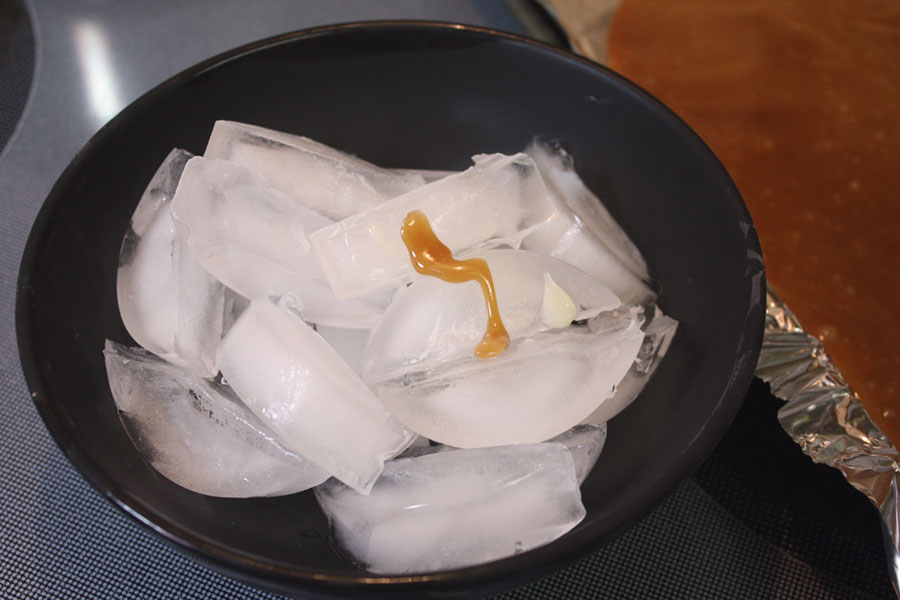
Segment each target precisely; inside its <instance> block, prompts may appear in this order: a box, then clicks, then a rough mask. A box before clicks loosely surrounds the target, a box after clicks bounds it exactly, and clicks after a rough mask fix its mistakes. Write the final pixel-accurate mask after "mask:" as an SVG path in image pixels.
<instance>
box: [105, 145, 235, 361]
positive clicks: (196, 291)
mask: <svg viewBox="0 0 900 600" xmlns="http://www.w3.org/2000/svg"><path fill="white" fill-rule="evenodd" d="M192 156H193V155H192V154H191V153H189V152H186V151H184V150H179V149H175V150H172V152H170V153H169V155H168V156H167V157H166V159H165V160H164V161H163V163H162V165H160V167H159V169H158V170H157V172H156V174H155V175H154V176H153V178H152V179H151V180H150V183H149V185H148V186H147V188H146V190H145V191H144V193H143V195H142V196H141V199H140V202H138V205H137V208H136V209H135V211H134V214H133V215H132V218H131V224H130V227H129V229H128V231H127V232H126V233H125V239H124V240H123V242H122V250H121V252H120V254H119V268H118V272H117V275H116V295H117V297H118V304H119V313H120V314H121V316H122V322H123V323H124V324H125V328H126V329H127V330H128V333H129V334H131V337H132V338H134V340H135V341H137V342H138V343H139V344H140V345H141V346H143V347H144V348H147V349H148V350H150V351H152V352H154V353H156V354H157V355H159V356H162V357H163V358H165V359H166V360H168V361H170V362H172V363H173V364H177V365H181V366H183V367H185V368H188V369H190V370H192V371H194V372H195V373H198V374H200V375H203V376H206V377H212V376H214V375H215V374H216V373H217V372H218V369H217V368H216V366H215V352H216V346H217V345H218V343H219V339H220V337H221V335H222V327H223V319H224V293H225V288H224V286H222V284H221V283H219V282H218V281H216V280H215V279H214V278H213V277H211V276H210V275H209V274H208V273H207V272H206V271H205V270H204V269H203V267H201V266H200V264H199V263H198V262H197V261H196V259H194V257H193V256H192V255H191V253H190V252H189V251H188V249H187V247H186V246H185V244H184V242H183V241H182V240H181V239H180V238H179V237H178V236H177V235H176V234H175V226H174V223H173V221H172V212H171V205H172V198H173V196H174V194H175V189H176V187H177V185H178V182H179V180H180V178H181V175H182V171H183V170H184V168H185V164H186V163H187V162H188V160H189V159H190V158H191V157H192Z"/></svg>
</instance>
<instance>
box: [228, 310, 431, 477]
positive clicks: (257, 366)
mask: <svg viewBox="0 0 900 600" xmlns="http://www.w3.org/2000/svg"><path fill="white" fill-rule="evenodd" d="M218 364H219V368H220V369H221V370H222V375H223V376H224V377H225V378H226V380H227V381H228V384H229V385H230V386H231V387H232V388H234V390H235V391H236V392H237V394H238V396H239V397H240V398H241V400H243V402H244V404H246V405H247V407H248V408H250V410H252V411H253V412H254V413H255V414H256V415H257V416H258V417H259V418H260V419H262V420H263V422H265V423H266V424H267V425H268V426H269V427H271V428H272V430H273V431H275V432H276V433H277V434H278V435H279V436H280V437H281V439H282V440H283V441H284V444H285V445H286V446H287V447H288V448H290V449H292V450H294V451H295V452H297V453H298V454H300V455H301V456H303V457H304V458H306V459H308V460H311V461H313V462H314V463H316V464H318V465H319V466H321V467H322V468H324V469H325V470H327V471H328V472H329V473H331V474H332V475H333V476H335V477H337V478H338V479H340V480H341V481H343V482H344V483H346V484H347V485H349V486H350V487H352V488H353V489H355V490H357V491H359V492H361V493H363V494H365V493H367V492H368V490H369V489H370V488H371V486H372V484H373V483H374V481H375V479H376V478H377V477H378V474H379V473H380V472H381V469H382V464H383V462H384V461H385V460H386V459H387V458H390V457H392V456H395V455H396V454H397V453H398V452H400V451H401V450H402V449H403V448H405V447H406V446H407V445H408V443H409V441H410V439H411V438H412V436H413V433H412V432H410V431H407V430H406V429H404V428H403V427H402V426H401V425H400V424H399V423H398V422H397V421H396V420H395V419H394V418H393V417H392V416H391V415H390V414H389V413H388V412H387V411H385V409H384V407H383V406H382V405H381V403H380V402H379V401H378V399H377V398H376V397H375V395H374V394H373V393H372V391H371V390H370V389H369V388H368V387H367V386H366V385H365V384H364V383H363V382H362V381H361V380H360V379H359V377H358V376H357V375H356V374H355V373H354V372H353V371H352V370H351V368H350V367H349V366H348V365H347V364H346V363H345V362H344V360H343V359H342V358H341V357H340V356H339V355H338V354H337V353H336V352H335V351H334V350H333V349H332V348H331V347H330V346H329V345H328V342H326V341H325V340H324V339H322V336H320V335H319V334H317V333H316V332H315V331H314V330H313V329H312V328H311V327H310V326H309V325H307V324H306V323H305V322H303V320H301V319H300V317H299V316H297V315H296V314H295V313H294V311H293V310H292V309H291V308H290V307H289V306H288V303H287V302H281V303H280V304H279V305H277V306H276V305H274V304H272V303H271V302H269V301H268V300H266V299H255V300H253V301H252V302H251V303H250V307H249V308H248V309H247V310H245V311H244V312H243V314H241V316H240V318H238V320H237V322H236V323H235V324H234V325H233V326H232V327H231V330H230V331H229V332H228V334H227V335H226V336H225V338H224V339H223V340H222V343H221V345H220V346H219V352H218Z"/></svg>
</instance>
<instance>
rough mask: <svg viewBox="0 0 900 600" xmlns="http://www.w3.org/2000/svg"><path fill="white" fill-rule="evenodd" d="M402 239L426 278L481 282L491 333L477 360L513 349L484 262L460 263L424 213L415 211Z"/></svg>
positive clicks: (483, 341)
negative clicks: (428, 276)
mask: <svg viewBox="0 0 900 600" xmlns="http://www.w3.org/2000/svg"><path fill="white" fill-rule="evenodd" d="M400 237H402V238H403V243H404V244H406V248H407V250H409V258H410V260H411V261H412V264H413V267H415V269H416V271H418V272H419V273H421V274H422V275H430V276H432V277H437V278H438V279H443V280H444V281H447V282H450V283H462V282H464V281H477V282H478V284H479V285H480V286H481V293H482V294H483V295H484V306H485V308H486V309H487V330H486V331H485V332H484V337H482V338H481V341H480V342H478V345H477V346H476V347H475V356H477V357H478V358H490V357H492V356H497V355H498V354H500V353H501V352H503V351H504V350H506V348H507V347H508V346H509V333H507V331H506V327H504V326H503V321H501V320H500V307H499V306H497V292H496V291H495V290H494V279H493V277H491V269H490V267H488V264H487V261H486V260H484V259H483V258H467V259H466V260H456V259H455V258H453V253H452V252H451V251H450V248H448V247H447V246H445V245H444V243H443V242H441V240H439V239H438V237H437V236H436V235H435V234H434V230H433V229H432V228H431V223H429V222H428V217H426V216H425V213H423V212H422V211H420V210H414V211H412V212H411V213H409V214H408V215H406V218H405V219H403V226H402V227H401V228H400Z"/></svg>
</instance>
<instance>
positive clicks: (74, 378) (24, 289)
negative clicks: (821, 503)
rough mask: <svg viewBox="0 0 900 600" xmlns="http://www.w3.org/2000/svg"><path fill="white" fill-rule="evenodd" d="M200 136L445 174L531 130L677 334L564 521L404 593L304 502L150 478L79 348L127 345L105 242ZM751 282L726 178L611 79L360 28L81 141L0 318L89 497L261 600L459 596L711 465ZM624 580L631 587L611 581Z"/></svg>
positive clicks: (273, 55) (468, 39)
mask: <svg viewBox="0 0 900 600" xmlns="http://www.w3.org/2000/svg"><path fill="white" fill-rule="evenodd" d="M216 119H230V120H236V121H244V122H248V123H255V124H258V125H263V126H265V127H271V128H274V129H279V130H284V131H289V132H295V133H299V134H303V135H306V136H309V137H312V138H315V139H318V140H321V141H323V142H326V143H328V144H331V145H333V146H335V147H337V148H341V149H343V150H346V151H349V152H352V153H355V154H358V155H359V156H361V157H363V158H366V159H369V160H371V161H373V162H375V163H378V164H381V165H384V166H388V167H419V168H431V169H462V168H464V167H466V166H467V164H468V162H469V158H468V157H469V156H470V155H472V154H474V153H479V152H505V153H512V152H515V151H518V150H520V149H521V148H523V147H524V146H525V145H526V144H527V143H528V142H529V140H531V139H532V137H533V136H534V135H542V136H544V137H548V138H554V139H557V140H559V141H561V142H562V144H563V145H564V147H565V148H567V149H568V150H569V152H571V154H572V155H574V157H575V160H576V164H577V168H578V171H579V172H580V173H581V175H582V177H583V178H584V180H585V181H586V182H587V184H588V185H589V186H590V187H591V188H592V189H593V190H594V191H595V192H597V193H598V195H599V196H600V197H601V198H603V199H604V201H605V202H606V203H607V204H608V206H609V208H610V210H611V212H612V213H613V214H614V216H615V217H616V218H618V220H619V221H620V223H622V224H623V226H624V227H625V229H626V230H627V231H628V232H629V233H630V234H631V235H632V237H633V239H634V240H635V242H636V243H637V244H638V246H639V247H640V248H641V249H642V250H643V252H644V254H645V256H646V258H647V261H648V263H649V265H650V268H651V270H652V274H653V275H654V276H655V278H656V280H657V281H658V282H659V285H660V286H661V290H662V293H661V296H660V304H661V306H662V307H663V309H664V310H665V312H667V313H668V314H670V315H672V316H673V317H675V318H677V319H678V320H679V321H680V323H681V326H680V329H679V331H678V334H677V336H676V338H675V341H674V343H673V345H672V347H671V350H670V352H669V354H668V356H667V357H666V359H665V361H664V362H663V364H662V366H661V367H660V369H659V371H658V372H657V373H656V376H655V377H654V379H653V380H652V381H651V383H650V385H649V386H648V387H647V389H646V391H645V392H644V393H643V395H642V396H641V397H640V398H639V399H638V400H637V401H636V402H635V403H634V404H633V405H632V406H631V407H630V408H628V409H627V410H625V411H624V412H623V413H622V414H620V415H619V416H617V417H616V418H615V419H614V420H613V421H612V422H611V424H610V430H609V439H608V442H607V447H606V449H605V450H604V453H603V455H602V457H601V459H600V462H599V463H598V465H597V467H596V468H595V470H594V471H593V473H592V474H591V476H590V478H589V479H588V480H587V481H586V483H585V484H584V486H583V488H582V490H583V500H584V504H585V507H586V508H587V517H586V518H585V519H584V521H583V522H582V523H581V524H580V525H579V526H578V527H576V528H575V529H574V530H573V531H571V532H570V533H569V534H567V535H565V536H563V537H562V538H561V539H559V540H557V541H556V542H554V543H552V544H550V545H548V546H545V547H543V548H539V549H536V550H533V551H530V552H526V553H524V554H521V555H517V556H514V557H511V558H508V559H504V560H501V561H497V562H493V563H489V564H485V565H480V566H476V567H471V568H466V569H459V570H454V571H448V572H443V573H435V574H425V575H421V576H413V577H377V578H373V577H370V576H368V575H366V574H365V573H363V572H360V571H357V570H354V569H353V568H352V567H351V566H349V564H348V563H346V562H345V561H343V560H342V558H341V557H340V555H339V554H338V553H337V552H336V550H335V549H334V548H333V546H332V543H331V538H330V536H329V532H328V527H327V523H326V521H325V518H324V517H323V516H322V514H321V512H320V511H319V509H318V507H317V506H316V503H315V500H314V498H313V496H312V494H311V493H303V494H298V495H294V496H289V497H283V498H271V499H252V500H228V499H220V498H211V497H206V496H201V495H198V494H194V493H192V492H189V491H187V490H184V489H182V488H180V487H178V486H176V485H174V484H172V483H170V482H169V481H167V480H166V479H164V478H163V477H162V476H160V475H159V474H157V473H156V471H154V470H153V469H152V468H151V467H150V466H149V464H148V463H147V462H145V461H144V460H143V459H142V458H141V456H140V455H139V454H138V453H137V451H136V450H135V448H134V446H133V445H132V443H131V441H130V440H129V438H128V437H127V435H126V434H125V431H124V430H123V428H122V426H121V424H120V422H119V418H118V416H117V414H116V408H115V405H114V404H113V400H112V397H111V395H110V391H109V387H108V385H107V380H106V371H105V369H104V365H103V357H102V354H101V350H102V348H103V342H104V340H105V339H106V338H110V339H113V340H116V341H120V342H130V341H131V340H130V338H129V337H128V334H127V333H126V331H125V329H124V327H123V325H122V322H121V320H120V318H119V312H118V308H117V304H116V291H115V278H116V265H117V257H118V253H119V246H120V244H121V241H122V236H123V233H124V232H125V229H126V226H127V224H128V221H129V217H130V216H131V213H132V211H133V210H134V207H135V205H136V203H137V201H138V199H139V198H140V196H141V192H142V191H143V189H144V187H145V186H146V184H147V182H148V180H149V179H150V177H151V175H152V174H153V172H154V170H155V169H156V167H157V166H158V165H159V163H160V162H161V161H162V159H163V158H164V157H165V156H166V154H167V153H168V152H169V150H170V149H171V148H172V147H181V148H186V149H188V150H190V151H192V152H195V153H201V152H202V151H203V150H204V148H205V142H206V138H207V136H208V135H209V132H210V130H211V129H212V126H213V122H214V121H215V120H216ZM763 289H764V274H763V266H762V261H761V258H760V249H759V245H758V241H757V238H756V234H755V231H754V228H753V225H752V223H751V221H750V217H749V215H748V213H747V210H746V208H745V207H744V205H743V203H742V202H741V199H740V196H739V195H738V192H737V190H736V189H735V187H734V185H733V183H732V182H731V180H730V178H729V177H728V174H727V173H726V172H725V170H724V169H723V168H722V166H721V165H720V164H719V162H718V161H717V160H716V158H715V157H714V156H713V154H712V153H711V152H710V150H709V149H708V148H707V147H706V146H705V145H704V144H703V142H702V141H701V140H700V139H699V138H698V137H697V135H695V134H694V133H693V132H692V131H691V130H690V129H689V128H688V127H687V126H686V125H685V124H684V123H683V122H682V121H680V120H679V119H678V118H677V117H676V116H675V115H674V114H673V113H671V112H670V111H669V110H668V109H666V108H665V107H664V106H663V105H662V104H660V103H659V102H657V101H656V100H654V99H653V98H652V97H650V96H649V95H648V94H647V93H646V92H644V91H642V90H640V89H639V88H637V87H636V86H634V85H633V84H631V83H629V82H628V81H626V80H624V79H623V78H621V77H619V76H618V75H616V74H615V73H612V72H610V71H608V70H606V69H604V68H603V67H600V66H598V65H596V64H594V63H592V62H590V61H587V60H584V59H582V58H579V57H576V56H574V55H572V54H569V53H566V52H564V51H560V50H557V49H554V48H552V47H549V46H545V45H541V44H538V43H535V42H531V41H528V40H526V39H522V38H519V37H515V36H512V35H507V34H501V33H496V32H491V31H486V30H482V29H476V28H472V27H462V26H458V25H442V24H434V23H373V24H364V25H356V24H354V25H344V26H335V27H324V28H319V29H313V30H310V31H304V32H300V33H294V34H289V35H283V36H279V37H276V38H271V39H269V40H265V41H262V42H259V43H255V44H251V45H249V46H244V47H242V48H239V49H237V50H234V51H232V52H228V53H226V54H223V55H221V56H218V57H216V58H213V59H211V60H209V61H207V62H205V63H202V64H200V65H197V66H196V67H194V68H192V69H189V70H188V71H186V72H184V73H182V74H180V75H178V76H176V77H174V78H172V79H170V80H169V81H167V82H165V83H163V84H162V85H160V86H159V87H157V88H156V89H154V90H152V91H151V92H149V93H147V94H146V95H145V96H143V97H142V98H140V99H139V100H137V101H136V102H135V103H134V104H132V105H131V106H129V107H128V108H126V109H125V110H124V111H122V113H121V114H120V115H118V116H117V117H116V118H115V119H113V120H112V121H111V122H110V123H109V124H108V125H107V126H106V127H104V128H103V129H102V130H101V131H100V132H99V133H98V134H97V135H96V136H94V138H93V139H92V140H91V141H90V142H89V143H88V144H87V146H85V148H84V149H83V150H82V151H81V152H80V153H79V154H78V156H76V157H75V159H74V160H73V161H72V164H71V165H69V167H68V168H67V169H66V171H65V172H64V173H63V175H62V176H61V177H60V179H59V181H58V182H57V183H56V185H55V186H54V188H53V190H52V192H51V193H50V195H49V197H48V198H47V201H46V202H45V204H44V206H43V209H42V210H41V212H40V215H39V216H38V218H37V221H36V222H35V225H34V229H33V230H32V232H31V236H30V238H29V240H28V246H27V248H26V251H25V255H24V258H23V261H22V267H21V272H20V276H19V289H18V303H17V307H16V317H17V326H18V341H19V349H20V352H21V357H22V365H23V368H24V371H25V376H26V379H27V380H28V383H29V386H30V389H31V391H32V395H33V397H34V402H35V404H36V405H37V408H38V410H39V411H40V413H41V416H42V417H43V419H44V422H45V423H46V425H47V428H48V429H49V430H50V432H51V434H52V435H53V437H54V438H55V439H56V442H57V443H58V444H59V446H60V448H62V450H63V451H64V452H65V454H66V455H67V456H68V458H69V460H71V462H72V463H73V464H74V465H75V467H76V468H77V469H78V470H79V471H81V473H82V474H83V475H84V477H85V478H86V479H87V480H88V481H90V482H91V484H93V486H94V487H95V488H97V490H99V491H100V492H101V493H102V494H103V495H104V496H106V497H107V498H109V499H110V500H111V501H112V502H113V503H115V504H116V505H117V506H119V507H120V508H121V509H123V510H124V511H125V512H126V513H127V514H129V515H131V516H132V517H134V518H135V519H137V520H138V521H140V522H141V523H142V524H144V525H145V526H147V527H148V528H149V529H151V530H153V531H155V532H157V533H159V534H161V535H162V536H164V537H165V538H168V539H169V540H172V541H174V542H175V543H176V546H177V547H179V548H181V549H186V550H188V551H189V553H190V554H192V555H193V556H195V557H197V558H200V559H201V560H204V561H205V562H207V563H208V564H210V565H211V566H212V567H214V568H216V569H219V570H222V571H224V572H227V573H229V574H231V575H234V576H236V577H238V578H240V579H243V580H245V581H249V582H252V583H256V584H258V585H261V586H263V587H267V588H269V589H272V590H275V591H279V592H283V593H297V594H299V593H304V594H306V593H309V594H315V595H325V596H337V597H346V596H355V595H369V594H371V595H383V596H386V597H397V596H398V595H408V596H416V597H421V596H423V595H426V594H434V595H439V596H442V597H453V596H464V595H468V594H472V593H475V592H482V593H486V592H493V591H499V590H502V589H504V588H508V587H512V586H514V585H519V584H522V583H525V582H527V581H529V580H532V579H535V578H537V577H539V576H541V575H545V574H547V573H549V572H550V571H552V570H554V569H558V568H560V567H562V566H564V565H566V564H568V563H570V562H572V561H574V560H576V559H578V558H579V557H582V556H584V555H586V554H587V553H589V552H590V551H591V550H592V549H595V548H597V547H598V546H600V545H601V544H604V543H606V542H608V541H610V540H611V539H613V538H614V537H615V536H616V535H618V534H619V533H620V532H622V531H623V530H625V529H626V528H627V527H629V526H630V525H632V524H633V523H635V522H636V521H637V520H638V519H640V518H641V516H643V515H645V514H646V513H647V512H648V511H649V510H650V509H651V508H652V507H653V506H654V505H655V504H656V503H658V502H660V501H661V500H662V499H663V498H664V497H665V496H666V494H667V493H668V492H669V491H670V490H672V489H673V488H674V487H675V485H676V484H677V483H678V482H679V481H680V480H681V479H682V478H684V477H685V476H686V475H688V474H689V473H690V472H691V471H692V470H693V469H694V468H695V467H697V466H698V465H699V464H700V462H701V461H702V460H703V458H704V457H705V456H706V455H707V454H708V453H709V452H710V451H711V450H712V449H713V447H714V445H715V444H716V442H717V440H718V439H719V437H720V436H721V435H722V433H723V432H724V431H725V429H726V428H727V427H728V425H729V423H730V422H731V420H732V417H733V416H734V414H735V413H736V411H737V409H738V407H739V405H740V403H741V401H742V400H743V398H744V395H745V393H746V390H747V388H748V386H749V382H750V379H751V377H752V374H753V370H754V367H755V364H756V359H757V353H758V351H759V347H760V341H761V335H762V325H763V317H764V297H765V295H764V293H763ZM635 576H639V574H637V573H636V574H635Z"/></svg>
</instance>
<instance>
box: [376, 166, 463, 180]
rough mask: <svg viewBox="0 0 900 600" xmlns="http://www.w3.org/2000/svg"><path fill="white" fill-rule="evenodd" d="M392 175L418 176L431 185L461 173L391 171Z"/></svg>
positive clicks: (410, 170) (427, 170)
mask: <svg viewBox="0 0 900 600" xmlns="http://www.w3.org/2000/svg"><path fill="white" fill-rule="evenodd" d="M390 171H391V173H396V174H397V175H406V176H410V175H417V176H419V177H421V178H422V179H423V180H424V182H425V183H431V182H433V181H437V180H438V179H443V178H444V177H447V176H448V175H456V174H457V173H459V171H440V170H436V169H390Z"/></svg>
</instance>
